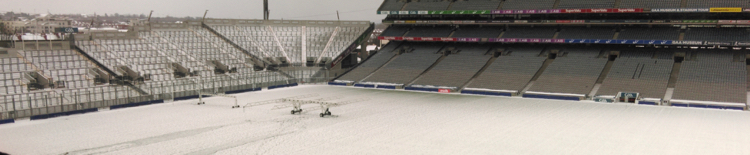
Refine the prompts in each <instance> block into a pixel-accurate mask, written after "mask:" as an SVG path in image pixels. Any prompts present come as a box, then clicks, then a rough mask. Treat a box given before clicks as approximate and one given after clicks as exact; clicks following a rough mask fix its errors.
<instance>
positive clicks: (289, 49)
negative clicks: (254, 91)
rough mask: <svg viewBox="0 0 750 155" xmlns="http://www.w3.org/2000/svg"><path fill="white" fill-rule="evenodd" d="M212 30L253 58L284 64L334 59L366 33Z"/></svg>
mask: <svg viewBox="0 0 750 155" xmlns="http://www.w3.org/2000/svg"><path fill="white" fill-rule="evenodd" d="M212 28H214V29H215V30H216V31H218V32H219V33H221V34H222V35H224V36H227V37H228V38H229V39H230V40H232V41H233V42H235V43H237V44H238V45H239V46H241V47H243V48H244V49H247V50H248V51H250V52H251V53H252V54H254V55H256V56H260V57H264V58H273V59H276V58H284V59H283V60H284V61H286V62H288V63H304V62H306V61H308V58H313V59H317V58H319V57H325V58H332V57H336V56H338V55H339V54H340V53H341V52H342V51H343V50H345V49H346V48H347V47H348V46H349V45H351V44H352V43H353V42H354V41H355V40H356V39H357V37H359V36H360V35H361V34H362V33H364V31H365V30H366V29H367V27H362V26H340V27H336V26H269V25H212ZM334 32H335V34H336V35H335V36H333V34H334ZM329 42H330V43H329ZM282 47H283V48H282ZM303 51H304V52H303ZM287 58H288V59H287ZM277 63H278V62H277Z"/></svg>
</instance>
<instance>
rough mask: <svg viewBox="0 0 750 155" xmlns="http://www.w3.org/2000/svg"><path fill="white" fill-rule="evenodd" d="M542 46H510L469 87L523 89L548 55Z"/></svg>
mask: <svg viewBox="0 0 750 155" xmlns="http://www.w3.org/2000/svg"><path fill="white" fill-rule="evenodd" d="M541 52H542V48H540V47H510V48H507V49H505V51H504V52H503V55H502V56H500V57H498V58H497V59H496V60H495V61H494V62H492V64H490V66H488V67H487V69H486V70H485V71H484V72H482V74H481V75H480V76H478V77H477V78H476V79H474V81H473V82H471V84H469V86H467V88H482V89H494V90H509V91H514V92H518V91H521V90H522V89H523V88H524V87H526V84H528V83H529V81H531V78H532V77H534V74H536V72H537V71H539V68H540V67H542V64H543V63H544V60H546V59H547V57H540V56H539V55H540V53H541Z"/></svg>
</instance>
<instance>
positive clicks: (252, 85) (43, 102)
mask: <svg viewBox="0 0 750 155" xmlns="http://www.w3.org/2000/svg"><path fill="white" fill-rule="evenodd" d="M285 72H286V73H287V74H290V75H293V77H299V78H293V79H290V78H287V77H285V76H283V75H280V74H279V73H276V72H271V71H265V72H252V73H244V74H242V73H231V74H236V75H235V76H234V77H230V76H226V75H214V76H208V77H193V78H181V79H175V80H169V81H155V82H146V83H144V84H140V85H136V87H138V88H140V89H142V90H145V91H147V92H148V94H145V95H141V94H140V93H138V92H136V91H135V90H134V89H133V88H129V87H127V86H121V85H110V86H97V87H90V88H80V89H66V90H58V91H49V90H44V91H39V92H32V93H23V94H10V95H0V120H5V119H16V118H25V117H31V116H37V115H47V114H55V113H64V112H71V111H78V110H91V109H95V108H105V107H110V106H114V105H124V104H130V103H140V102H148V101H155V100H164V101H172V100H174V99H180V98H191V97H193V96H195V97H197V95H198V94H199V92H201V91H203V92H216V93H227V92H239V91H242V90H250V89H257V88H263V87H269V86H277V85H286V84H292V83H299V84H314V83H325V82H327V81H329V80H331V78H333V77H329V76H328V70H322V69H321V70H316V69H300V70H290V71H285Z"/></svg>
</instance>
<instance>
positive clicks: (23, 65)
mask: <svg viewBox="0 0 750 155" xmlns="http://www.w3.org/2000/svg"><path fill="white" fill-rule="evenodd" d="M0 61H2V66H3V74H2V79H3V85H2V86H3V89H0V93H2V94H17V93H27V92H28V89H27V88H26V87H25V86H26V84H28V81H27V80H26V79H25V78H23V76H25V72H29V71H34V69H33V66H32V65H31V64H29V63H27V62H26V61H25V60H24V59H23V58H22V57H20V58H19V57H11V58H0Z"/></svg>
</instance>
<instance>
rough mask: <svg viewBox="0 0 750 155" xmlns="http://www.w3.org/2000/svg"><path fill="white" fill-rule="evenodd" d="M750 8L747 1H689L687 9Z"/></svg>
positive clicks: (749, 3)
mask: <svg viewBox="0 0 750 155" xmlns="http://www.w3.org/2000/svg"><path fill="white" fill-rule="evenodd" d="M710 7H744V8H747V7H750V2H748V1H747V0H687V8H710Z"/></svg>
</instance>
